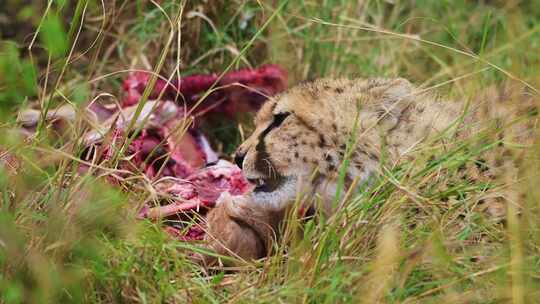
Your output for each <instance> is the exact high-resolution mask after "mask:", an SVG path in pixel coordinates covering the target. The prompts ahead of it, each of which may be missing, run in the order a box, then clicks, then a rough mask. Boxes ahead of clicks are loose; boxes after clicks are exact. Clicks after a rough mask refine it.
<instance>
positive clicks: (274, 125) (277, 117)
mask: <svg viewBox="0 0 540 304" xmlns="http://www.w3.org/2000/svg"><path fill="white" fill-rule="evenodd" d="M289 115H291V113H289V112H284V113H278V114H274V121H273V122H272V124H270V128H271V129H274V128H277V127H279V126H281V124H282V123H283V121H284V120H285V118H287V117H289Z"/></svg>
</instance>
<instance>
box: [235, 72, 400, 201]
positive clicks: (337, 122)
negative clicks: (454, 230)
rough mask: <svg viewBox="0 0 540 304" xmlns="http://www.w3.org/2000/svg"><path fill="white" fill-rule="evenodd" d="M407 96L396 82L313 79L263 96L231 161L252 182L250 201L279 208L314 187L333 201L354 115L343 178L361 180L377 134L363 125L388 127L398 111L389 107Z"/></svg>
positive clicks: (372, 163) (372, 162)
mask: <svg viewBox="0 0 540 304" xmlns="http://www.w3.org/2000/svg"><path fill="white" fill-rule="evenodd" d="M408 91H410V84H409V82H407V81H406V80H403V79H397V80H387V79H371V80H361V79H354V80H348V79H319V80H317V81H315V82H308V83H303V84H301V85H298V86H296V87H294V88H291V89H290V90H288V91H286V92H284V93H282V94H280V95H277V96H275V97H273V98H271V99H270V100H269V101H268V102H267V103H265V105H264V106H263V107H262V108H261V110H260V111H259V112H258V113H257V116H256V117H255V127H256V128H255V131H254V132H253V133H252V134H251V136H250V137H249V138H248V139H247V140H246V141H245V142H244V143H242V144H241V145H240V147H239V148H238V150H237V151H236V154H235V162H236V164H237V165H238V166H239V167H240V168H242V169H243V172H244V174H245V176H246V177H247V178H248V180H249V181H250V182H251V183H253V184H255V185H256V186H255V188H254V190H253V201H254V202H255V203H257V204H259V205H262V206H265V207H267V208H268V209H273V210H280V209H283V208H284V207H286V206H287V204H288V203H290V202H291V201H294V200H295V198H296V197H297V194H298V193H301V192H303V191H304V190H308V191H311V190H314V188H317V189H316V191H317V192H318V193H319V194H321V195H322V196H323V199H324V198H329V197H331V196H333V195H334V194H335V186H336V184H335V177H336V176H337V171H339V166H340V164H341V161H342V160H343V156H344V153H345V148H346V143H347V142H348V141H349V139H350V138H351V134H353V133H352V132H353V130H352V129H353V125H354V124H355V123H354V122H355V119H356V118H357V117H358V120H359V121H360V122H361V126H360V131H361V132H360V133H362V134H363V135H362V136H361V138H359V141H358V146H357V147H356V148H355V149H356V152H357V153H354V154H353V155H352V157H351V165H350V166H349V168H347V170H348V171H347V176H349V177H351V178H357V177H359V178H360V179H361V180H366V179H367V178H368V177H369V176H370V175H371V174H372V173H373V171H374V170H375V167H376V166H377V165H378V159H377V158H376V155H377V153H378V151H377V150H376V148H375V147H376V146H377V144H375V141H374V138H375V136H378V134H379V133H377V132H374V131H366V130H370V129H369V128H368V127H367V126H368V125H370V124H371V122H374V123H376V124H378V126H379V127H383V126H384V129H380V130H379V131H381V130H390V129H391V128H393V127H394V126H395V125H396V123H397V117H398V116H399V115H398V114H399V113H398V112H401V110H402V109H403V107H401V106H400V107H393V106H392V104H393V103H394V102H395V101H396V100H399V99H400V98H401V96H404V95H406V94H407V93H408ZM360 108H361V110H360ZM387 109H392V110H391V111H389V110H387ZM388 111H389V112H388ZM381 113H382V114H385V113H387V114H389V115H381ZM381 117H385V118H384V119H382V120H381ZM364 127H365V130H364V129H363V128H364ZM375 140H376V139H375ZM314 176H316V177H317V178H315V179H314V178H313V177H314ZM321 181H324V183H323V182H321ZM329 181H330V182H329ZM321 184H324V189H321ZM314 186H315V187H314ZM308 187H311V189H309V188H308Z"/></svg>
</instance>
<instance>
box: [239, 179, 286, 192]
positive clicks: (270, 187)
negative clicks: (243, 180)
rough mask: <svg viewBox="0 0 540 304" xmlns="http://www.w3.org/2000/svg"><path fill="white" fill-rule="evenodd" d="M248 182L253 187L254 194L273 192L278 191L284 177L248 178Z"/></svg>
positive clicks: (283, 181) (284, 180)
mask: <svg viewBox="0 0 540 304" xmlns="http://www.w3.org/2000/svg"><path fill="white" fill-rule="evenodd" d="M247 180H248V182H250V183H251V184H253V185H255V188H254V189H253V191H254V192H265V193H266V192H274V191H276V190H278V189H279V188H280V187H281V186H282V185H283V184H284V183H285V182H286V181H287V178H286V177H284V176H274V177H268V178H260V177H259V178H248V179H247Z"/></svg>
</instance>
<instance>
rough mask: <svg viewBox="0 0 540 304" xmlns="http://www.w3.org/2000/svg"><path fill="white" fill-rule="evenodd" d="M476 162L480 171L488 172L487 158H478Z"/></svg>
mask: <svg viewBox="0 0 540 304" xmlns="http://www.w3.org/2000/svg"><path fill="white" fill-rule="evenodd" d="M474 164H475V165H476V168H478V170H480V172H486V171H487V170H489V167H488V165H487V164H486V160H485V159H483V158H480V159H478V160H477V161H475V162H474Z"/></svg>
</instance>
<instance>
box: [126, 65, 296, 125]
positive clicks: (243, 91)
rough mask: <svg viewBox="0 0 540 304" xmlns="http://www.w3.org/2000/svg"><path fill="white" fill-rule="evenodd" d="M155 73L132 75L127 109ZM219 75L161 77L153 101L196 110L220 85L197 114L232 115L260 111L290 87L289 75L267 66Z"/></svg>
mask: <svg viewBox="0 0 540 304" xmlns="http://www.w3.org/2000/svg"><path fill="white" fill-rule="evenodd" d="M150 76H151V74H150V73H149V72H135V73H132V74H131V75H130V76H129V77H128V78H127V79H126V80H125V81H124V85H123V87H124V91H125V92H126V96H125V98H124V100H123V101H122V104H123V106H130V105H134V104H136V103H137V102H139V100H140V98H141V96H142V94H143V92H144V90H145V88H146V86H147V85H148V82H149V80H150ZM218 77H219V75H218V74H215V73H214V74H208V75H191V76H186V77H183V78H182V79H180V80H178V79H176V80H173V81H171V82H170V83H167V81H165V80H164V79H162V78H158V79H157V81H156V83H155V85H154V89H153V90H152V93H151V94H150V99H155V98H158V97H159V96H160V94H161V96H162V97H161V99H162V100H177V101H178V102H179V103H180V104H181V105H185V106H187V107H188V108H191V107H193V106H194V105H195V104H196V103H197V101H198V100H199V98H201V97H202V94H204V93H205V92H206V91H207V90H208V89H210V88H211V87H212V85H213V84H214V83H216V81H217V83H216V86H215V88H220V89H219V90H216V91H214V92H212V93H211V94H210V95H209V96H207V97H206V99H205V100H204V101H203V102H202V104H201V105H199V106H198V108H197V109H196V113H206V112H208V111H213V112H216V111H217V112H223V113H225V114H227V115H229V116H232V115H233V114H234V113H236V112H238V111H253V110H257V109H258V108H259V107H260V106H261V105H262V103H264V101H265V100H266V99H267V97H268V96H273V95H275V94H277V93H279V92H281V91H283V90H285V88H286V86H287V73H286V72H285V71H284V70H283V69H282V68H280V67H279V66H277V65H264V66H262V67H260V68H258V69H241V70H238V71H234V72H230V73H227V74H225V75H224V76H223V77H222V78H221V79H220V80H219V81H218Z"/></svg>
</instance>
